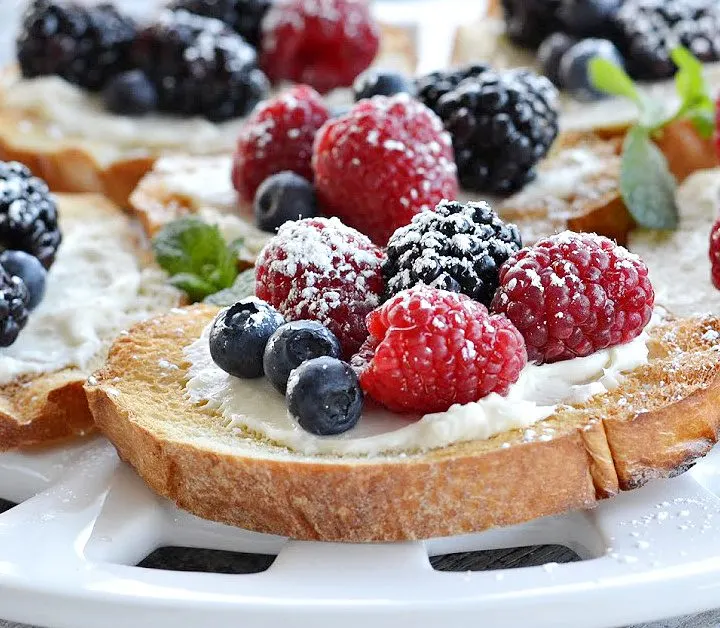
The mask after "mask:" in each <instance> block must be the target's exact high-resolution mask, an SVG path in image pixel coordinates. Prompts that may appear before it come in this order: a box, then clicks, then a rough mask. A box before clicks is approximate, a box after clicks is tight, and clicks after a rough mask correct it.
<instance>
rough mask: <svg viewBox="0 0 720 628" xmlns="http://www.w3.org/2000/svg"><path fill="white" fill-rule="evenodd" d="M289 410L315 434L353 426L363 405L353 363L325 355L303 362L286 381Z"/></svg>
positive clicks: (338, 432) (337, 431)
mask: <svg viewBox="0 0 720 628" xmlns="http://www.w3.org/2000/svg"><path fill="white" fill-rule="evenodd" d="M286 399H287V404H288V410H289V411H290V414H291V415H292V416H294V417H295V419H296V420H297V422H298V423H299V424H300V427H302V428H303V429H304V430H306V431H308V432H311V433H312V434H317V435H318V436H330V435H331V434H341V433H342V432H347V431H348V430H349V429H350V428H352V427H354V426H355V424H356V423H357V422H358V419H359V418H360V414H361V413H362V407H363V392H362V389H361V388H360V382H359V381H358V377H357V375H356V374H355V371H353V369H352V367H351V366H350V365H349V364H348V363H347V362H343V361H342V360H338V359H337V358H331V357H328V356H324V357H321V358H313V359H312V360H308V361H307V362H303V363H302V364H301V365H300V366H298V367H297V368H296V369H295V370H294V371H293V372H292V373H290V379H289V380H288V383H287V394H286Z"/></svg>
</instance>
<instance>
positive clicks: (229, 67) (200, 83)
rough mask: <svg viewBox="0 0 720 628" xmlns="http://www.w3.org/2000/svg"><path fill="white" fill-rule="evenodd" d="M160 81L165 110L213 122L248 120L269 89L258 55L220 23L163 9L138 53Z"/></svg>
mask: <svg viewBox="0 0 720 628" xmlns="http://www.w3.org/2000/svg"><path fill="white" fill-rule="evenodd" d="M132 56H133V59H134V60H135V62H136V64H137V66H138V67H139V68H140V69H142V70H143V71H144V72H145V74H146V75H147V76H148V77H149V78H150V79H151V80H152V81H153V82H154V83H155V86H156V88H157V90H158V105H159V109H160V110H161V111H166V112H169V113H177V114H182V115H186V116H193V115H201V116H205V117H206V118H208V119H209V120H212V121H213V122H219V121H222V120H227V119H229V118H235V117H239V116H243V115H245V114H247V113H249V111H250V110H251V109H252V108H253V107H254V106H255V105H256V104H257V103H258V101H260V100H261V99H262V98H264V97H265V96H266V94H267V91H268V82H267V79H266V78H265V75H264V74H263V73H262V72H261V71H260V70H259V69H258V68H257V54H256V52H255V50H254V49H253V48H252V46H250V45H249V44H248V43H246V42H245V41H244V40H243V38H242V37H240V35H238V34H237V33H236V32H235V31H233V30H232V29H230V27H228V26H226V25H225V24H223V23H222V22H221V21H220V20H215V19H212V18H207V17H201V16H198V15H193V14H192V13H188V12H187V11H180V10H178V11H163V12H162V13H161V15H160V17H159V19H158V21H157V22H156V23H154V24H152V25H150V26H148V27H147V28H145V29H143V30H142V31H140V33H139V34H138V36H137V39H136V41H135V44H134V46H133V50H132Z"/></svg>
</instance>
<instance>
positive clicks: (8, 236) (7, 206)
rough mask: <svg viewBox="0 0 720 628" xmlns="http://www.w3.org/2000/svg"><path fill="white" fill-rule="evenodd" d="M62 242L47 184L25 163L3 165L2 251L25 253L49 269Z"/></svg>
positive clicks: (0, 203) (0, 194)
mask: <svg viewBox="0 0 720 628" xmlns="http://www.w3.org/2000/svg"><path fill="white" fill-rule="evenodd" d="M61 240H62V235H61V233H60V228H59V227H58V218H57V208H56V207H55V201H53V199H52V196H51V195H50V192H49V190H48V186H47V184H46V183H45V181H43V180H42V179H39V178H38V177H34V176H33V175H32V172H30V170H29V169H28V168H27V167H26V166H24V165H23V164H20V163H18V162H14V161H11V162H0V250H5V249H11V250H14V251H25V252H26V253H30V254H31V255H34V256H35V257H37V258H38V260H40V263H41V264H42V265H43V266H44V267H45V268H50V266H51V265H52V263H53V262H54V261H55V253H56V252H57V249H58V247H59V246H60V242H61Z"/></svg>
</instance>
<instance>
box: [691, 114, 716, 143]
mask: <svg viewBox="0 0 720 628" xmlns="http://www.w3.org/2000/svg"><path fill="white" fill-rule="evenodd" d="M685 117H686V118H687V119H688V120H690V122H692V124H693V126H694V127H695V130H696V131H697V132H698V135H700V137H702V138H703V139H706V140H707V139H710V138H711V137H712V135H713V133H714V132H715V112H714V111H712V110H710V111H708V110H707V109H705V108H703V109H693V110H692V111H689V112H688V113H687V114H685Z"/></svg>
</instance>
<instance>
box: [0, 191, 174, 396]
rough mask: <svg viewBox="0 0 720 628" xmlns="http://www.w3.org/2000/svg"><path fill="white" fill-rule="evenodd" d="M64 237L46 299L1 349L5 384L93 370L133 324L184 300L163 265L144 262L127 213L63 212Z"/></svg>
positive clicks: (1, 374)
mask: <svg viewBox="0 0 720 628" xmlns="http://www.w3.org/2000/svg"><path fill="white" fill-rule="evenodd" d="M60 224H61V228H62V230H63V242H62V244H61V245H60V248H59V250H58V255H57V259H56V260H55V263H54V264H53V266H52V267H51V268H50V272H49V273H48V277H47V290H46V293H45V298H44V299H43V300H42V302H41V303H40V305H39V306H38V307H37V309H35V310H34V311H33V312H31V313H30V318H29V319H28V323H27V325H26V327H25V329H23V331H22V332H20V335H19V336H18V339H17V340H16V341H15V343H14V344H13V345H11V346H10V347H7V348H4V349H1V350H0V384H6V383H8V382H10V381H13V380H15V379H16V378H18V377H21V376H24V375H37V374H41V373H50V372H53V371H57V370H60V369H63V368H67V367H77V368H79V369H81V370H90V369H92V368H95V367H96V366H98V365H99V363H100V361H101V360H102V359H104V352H105V351H106V350H107V348H108V345H109V343H110V342H111V341H112V340H113V339H114V338H115V337H116V336H117V335H118V333H120V331H121V330H123V329H125V328H126V327H128V326H129V325H131V324H133V323H135V322H137V321H139V320H141V319H143V318H147V317H148V316H149V315H151V314H152V313H153V312H156V311H159V310H166V309H169V308H170V307H173V306H174V305H176V304H177V299H178V293H177V291H176V290H175V289H174V288H171V287H169V286H168V285H167V283H166V277H165V275H164V273H162V271H160V270H159V269H157V268H141V266H140V264H139V263H138V260H137V256H136V247H137V239H138V237H141V236H140V234H139V233H136V232H135V230H134V228H133V227H132V225H131V224H130V223H129V221H128V219H127V218H126V217H125V216H124V215H122V214H118V215H117V216H108V215H104V214H100V215H98V216H97V217H95V218H94V219H90V220H89V219H87V217H73V218H72V219H68V218H63V211H62V205H61V207H60Z"/></svg>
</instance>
